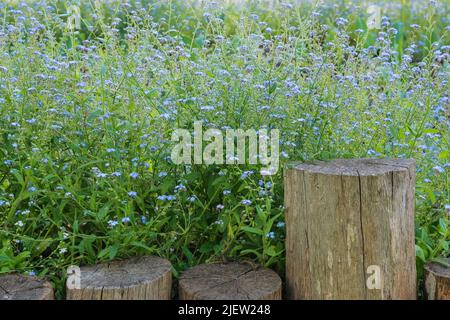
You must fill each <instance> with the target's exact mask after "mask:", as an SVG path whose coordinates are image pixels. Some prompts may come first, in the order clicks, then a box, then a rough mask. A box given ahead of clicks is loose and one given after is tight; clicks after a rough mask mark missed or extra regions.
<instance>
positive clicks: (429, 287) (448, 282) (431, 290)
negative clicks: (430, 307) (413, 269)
mask: <svg viewBox="0 0 450 320" xmlns="http://www.w3.org/2000/svg"><path fill="white" fill-rule="evenodd" d="M444 260H445V261H446V263H447V264H450V259H444ZM425 293H426V298H427V299H428V300H450V268H449V267H447V266H444V265H443V264H440V263H438V262H429V263H427V264H426V265H425Z"/></svg>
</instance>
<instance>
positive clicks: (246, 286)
mask: <svg viewBox="0 0 450 320" xmlns="http://www.w3.org/2000/svg"><path fill="white" fill-rule="evenodd" d="M178 292H179V298H180V299H181V300H280V299H281V279H280V277H279V276H278V275H277V274H276V273H275V272H274V271H272V270H270V269H267V268H262V267H255V266H252V265H250V264H247V263H225V264H202V265H198V266H195V267H193V268H190V269H188V270H186V271H185V272H183V274H182V275H181V278H180V281H179V291H178Z"/></svg>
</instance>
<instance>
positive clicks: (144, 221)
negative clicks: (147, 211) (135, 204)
mask: <svg viewBox="0 0 450 320" xmlns="http://www.w3.org/2000/svg"><path fill="white" fill-rule="evenodd" d="M141 222H142V223H143V224H146V223H147V218H146V217H145V216H141Z"/></svg>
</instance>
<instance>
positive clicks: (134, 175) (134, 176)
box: [130, 172, 139, 179]
mask: <svg viewBox="0 0 450 320" xmlns="http://www.w3.org/2000/svg"><path fill="white" fill-rule="evenodd" d="M130 177H131V178H132V179H137V177H139V173H137V172H132V173H130Z"/></svg>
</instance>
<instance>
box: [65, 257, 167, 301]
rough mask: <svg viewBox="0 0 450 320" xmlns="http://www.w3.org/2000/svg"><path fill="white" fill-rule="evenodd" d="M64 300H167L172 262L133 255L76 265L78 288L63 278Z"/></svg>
mask: <svg viewBox="0 0 450 320" xmlns="http://www.w3.org/2000/svg"><path fill="white" fill-rule="evenodd" d="M66 288H67V296H66V298H67V300H168V299H170V298H171V288H172V265H171V264H170V262H169V261H167V260H165V259H162V258H159V257H154V256H147V257H135V258H131V259H127V260H120V261H112V262H110V263H103V264H99V265H95V266H85V267H81V268H80V283H79V288H73V285H69V279H68V281H67V285H66Z"/></svg>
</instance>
